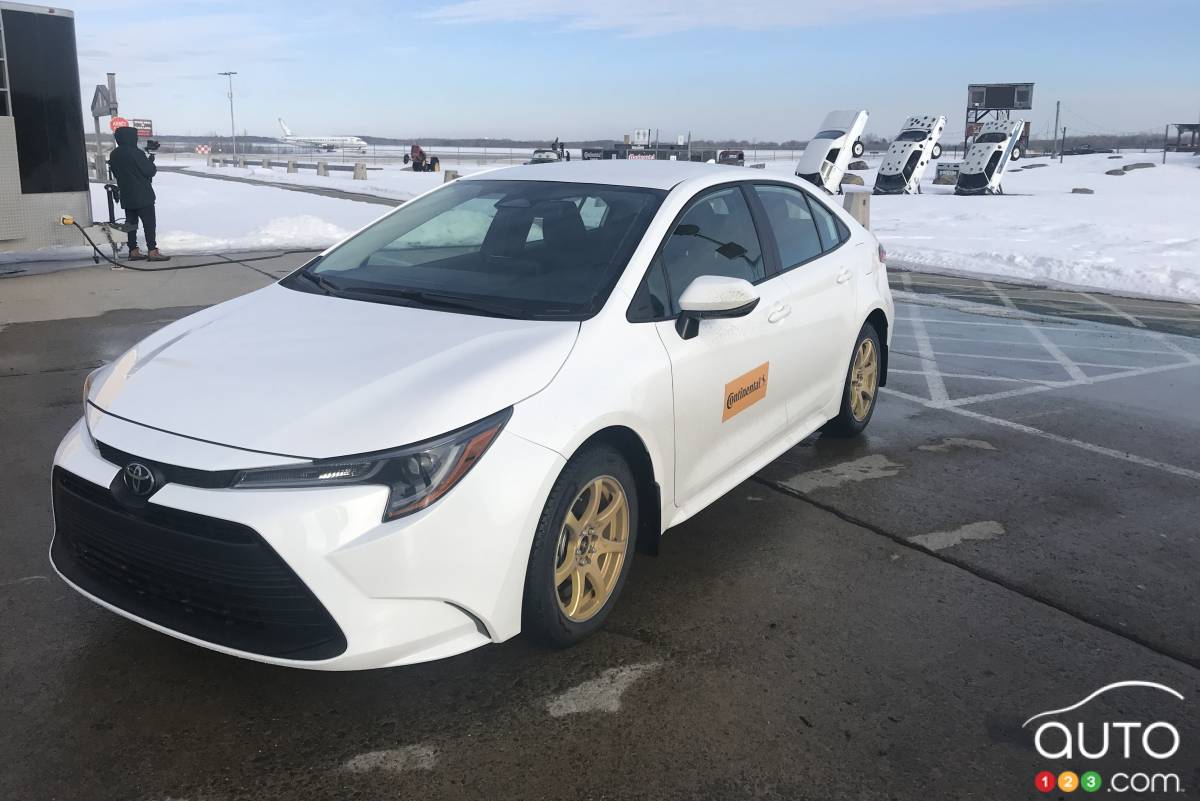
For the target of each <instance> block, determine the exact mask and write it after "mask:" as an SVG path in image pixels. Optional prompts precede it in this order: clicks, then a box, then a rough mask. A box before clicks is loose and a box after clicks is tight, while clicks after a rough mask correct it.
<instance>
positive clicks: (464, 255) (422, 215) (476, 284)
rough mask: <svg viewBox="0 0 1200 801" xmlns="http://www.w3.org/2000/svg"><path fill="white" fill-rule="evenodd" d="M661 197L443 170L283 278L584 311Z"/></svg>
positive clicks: (356, 293)
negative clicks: (425, 188)
mask: <svg viewBox="0 0 1200 801" xmlns="http://www.w3.org/2000/svg"><path fill="white" fill-rule="evenodd" d="M665 196H666V192H663V191H660V190H653V189H640V188H634V187H624V186H609V185H603V184H583V183H570V182H553V181H505V180H491V181H486V180H485V181H471V180H464V181H455V182H454V183H452V184H450V185H448V186H446V187H445V188H443V189H439V190H438V191H436V192H433V193H431V194H429V195H428V196H426V197H423V198H421V199H419V200H414V201H411V202H410V203H406V204H405V205H404V206H402V207H401V208H400V209H398V210H397V211H395V212H393V213H391V214H389V215H387V216H385V217H383V218H381V219H380V220H379V221H378V222H376V223H374V224H373V225H371V226H369V227H367V228H366V229H364V230H363V231H361V232H360V233H358V234H356V235H355V236H353V237H351V238H350V239H348V240H346V241H345V242H343V243H342V244H341V245H338V246H337V247H336V248H334V250H332V251H331V252H330V253H328V254H326V255H325V256H324V257H322V258H321V259H320V261H318V262H317V263H316V264H315V265H314V266H312V267H311V268H306V269H305V270H304V271H303V272H304V273H305V274H306V275H307V276H308V277H309V279H310V280H304V278H303V276H301V277H299V278H297V279H296V280H295V281H292V280H289V281H288V282H287V283H286V285H287V286H290V287H293V288H298V289H303V290H304V291H327V292H330V293H333V294H341V295H343V296H345V297H353V298H355V299H364V300H376V301H377V302H395V303H403V304H408V305H427V306H432V307H436V308H447V309H450V308H452V309H454V310H460V309H461V310H465V311H467V312H468V313H483V314H489V313H490V314H499V315H502V316H513V317H521V318H529V319H538V318H546V317H552V318H556V319H562V318H570V319H575V318H579V317H587V316H590V315H592V314H594V313H595V312H596V311H598V310H599V308H600V306H601V305H603V303H604V301H605V300H606V299H607V297H608V294H609V292H611V291H612V287H613V285H614V284H615V283H616V280H617V277H618V276H619V275H620V273H621V271H622V270H623V269H624V268H625V264H626V262H627V261H628V259H629V257H630V256H631V255H632V253H633V251H634V249H635V248H636V247H637V245H638V243H639V242H640V241H641V238H642V235H643V234H644V233H645V230H646V227H647V226H648V225H649V223H650V220H651V219H653V217H654V214H655V213H656V212H657V210H658V207H659V205H660V204H661V203H662V199H663V198H664V197H665ZM318 279H321V280H318ZM314 287H316V288H314Z"/></svg>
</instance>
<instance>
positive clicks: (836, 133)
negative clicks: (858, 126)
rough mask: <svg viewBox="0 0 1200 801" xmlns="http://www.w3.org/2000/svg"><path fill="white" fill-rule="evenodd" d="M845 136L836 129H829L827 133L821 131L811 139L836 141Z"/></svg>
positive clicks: (843, 132) (844, 133)
mask: <svg viewBox="0 0 1200 801" xmlns="http://www.w3.org/2000/svg"><path fill="white" fill-rule="evenodd" d="M845 135H846V132H845V131H839V130H837V129H836V128H830V129H829V130H828V131H821V132H820V133H819V134H817V135H816V136H814V137H813V139H837V138H839V137H842V136H845Z"/></svg>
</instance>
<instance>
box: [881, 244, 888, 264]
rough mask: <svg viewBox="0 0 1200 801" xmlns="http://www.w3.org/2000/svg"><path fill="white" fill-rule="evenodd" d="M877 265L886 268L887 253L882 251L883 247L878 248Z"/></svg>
mask: <svg viewBox="0 0 1200 801" xmlns="http://www.w3.org/2000/svg"><path fill="white" fill-rule="evenodd" d="M879 263H880V264H882V265H883V266H884V267H887V251H886V250H884V249H883V245H880V246H879Z"/></svg>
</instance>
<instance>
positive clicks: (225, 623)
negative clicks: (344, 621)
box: [50, 467, 346, 660]
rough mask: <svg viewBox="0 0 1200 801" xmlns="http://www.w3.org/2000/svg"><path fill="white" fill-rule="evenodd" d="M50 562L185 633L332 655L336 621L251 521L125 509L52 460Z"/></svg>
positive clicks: (290, 652) (342, 646)
mask: <svg viewBox="0 0 1200 801" xmlns="http://www.w3.org/2000/svg"><path fill="white" fill-rule="evenodd" d="M53 482H54V522H55V530H54V543H53V545H52V546H51V549H50V555H51V558H52V559H53V561H54V565H55V567H57V568H58V570H59V572H61V573H62V574H63V575H64V576H66V577H67V578H68V579H70V580H71V581H72V582H73V583H74V584H76V585H78V586H79V587H80V588H82V589H83V590H85V591H86V592H88V593H90V594H92V595H94V596H96V597H97V598H100V599H101V600H103V601H105V602H107V603H110V604H112V605H113V606H116V607H118V608H120V609H124V610H125V611H127V612H129V613H131V614H133V615H136V616H138V617H140V618H144V619H146V620H149V621H152V622H154V623H157V624H159V625H160V626H165V627H166V628H169V629H172V630H174V631H178V632H180V633H181V634H187V635H189V636H191V637H195V638H197V639H201V640H204V641H206V642H211V643H214V644H216V645H223V646H225V647H228V648H236V649H237V650H239V651H246V652H249V653H254V654H261V655H263V656H273V657H279V658H287V659H300V660H316V659H329V658H332V657H335V656H337V655H338V654H340V653H342V652H343V651H345V650H346V638H345V635H344V634H342V631H341V629H340V628H339V627H338V625H337V623H336V622H335V621H334V620H333V618H332V617H331V616H330V614H329V612H328V611H326V609H325V607H324V606H322V605H321V602H320V601H318V600H317V598H316V596H315V595H313V594H312V592H311V591H310V590H309V589H308V587H306V586H305V585H304V582H302V581H301V580H300V578H299V577H298V576H297V575H296V574H295V573H294V572H293V571H292V569H291V568H290V567H288V565H287V563H286V562H284V561H283V559H282V558H280V556H279V555H278V554H277V553H275V551H274V549H272V548H271V546H270V545H268V544H267V542H266V541H265V540H264V539H263V538H262V537H261V536H259V534H258V533H257V532H256V531H254V530H253V529H251V528H249V527H247V526H243V525H241V524H238V523H233V522H230V521H228V520H220V519H217V518H213V517H206V516H204V515H198V514H192V513H191V512H183V511H179V510H176V509H170V508H168V507H165V506H157V505H155V504H153V503H151V504H149V505H147V506H146V508H144V509H136V510H135V509H128V508H126V507H124V506H122V505H121V504H119V503H118V502H117V501H116V500H115V499H114V498H113V497H112V494H111V493H110V492H109V491H108V490H107V489H105V488H104V487H100V486H97V485H95V484H92V483H91V482H88V481H85V480H84V479H82V478H79V477H78V476H76V475H74V474H72V473H69V472H67V471H66V470H63V469H62V468H61V467H56V468H54V477H53Z"/></svg>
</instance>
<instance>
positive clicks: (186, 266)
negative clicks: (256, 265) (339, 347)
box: [71, 220, 321, 273]
mask: <svg viewBox="0 0 1200 801" xmlns="http://www.w3.org/2000/svg"><path fill="white" fill-rule="evenodd" d="M71 225H73V226H75V227H76V228H77V229H79V233H81V234H83V238H84V239H86V240H87V243H88V244H89V245H91V246H92V250H93V251H94V252H95V254H96V257H97V258H101V259H104V260H105V261H106V262H108V263H109V264H111V265H113V266H114V267H119V268H121V269H122V270H134V271H136V272H139V273H166V272H170V271H172V270H192V269H195V268H196V267H214V266H216V265H218V264H243V263H245V262H250V261H270V260H271V259H277V258H279V257H280V256H294V255H296V254H299V253H320V252H321V251H320V250H317V249H313V248H300V249H298V250H283V251H279V252H278V253H273V254H271V255H270V256H251V257H248V258H245V259H231V258H229V257H227V256H222V255H221V254H220V253H200V254H198V255H200V256H215V257H216V258H218V259H220V261H205V262H200V263H199V264H174V265H172V266H170V267H136V266H134V265H133V264H130V263H129V262H120V261H117V260H116V259H113V258H110V257H109V256H108V254H106V253H105V252H104V251H102V250H101V249H100V248H99V246H98V245H97V244H96V243H95V242H94V241H92V238H91V237H90V236H88V233H87V231H85V230H84V229H83V226H82V225H80V224H79V223H78V221H75V220H72V221H71Z"/></svg>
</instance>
